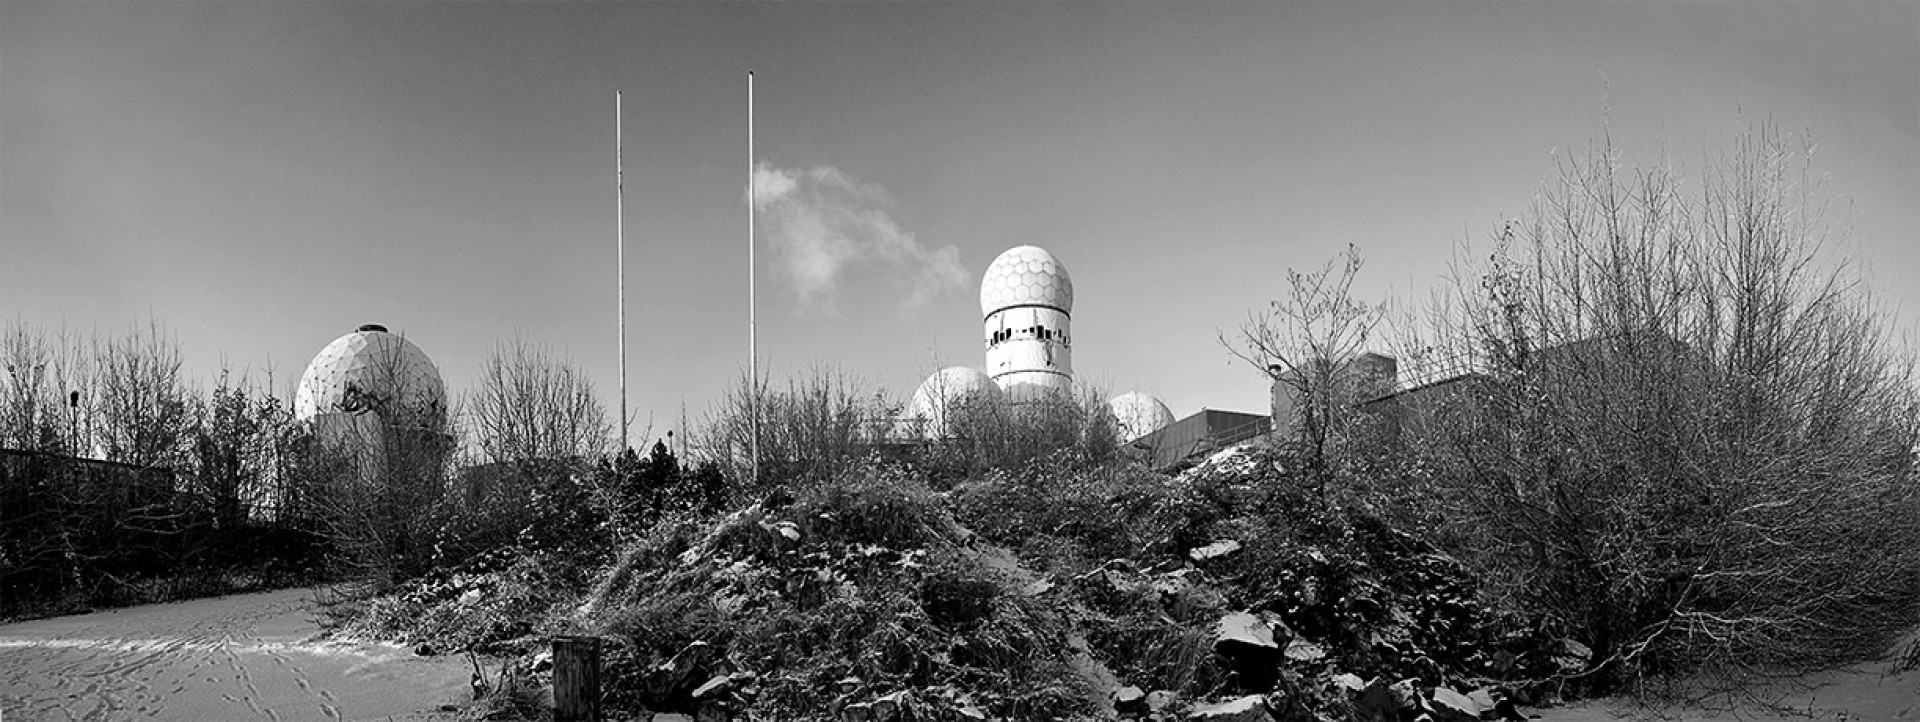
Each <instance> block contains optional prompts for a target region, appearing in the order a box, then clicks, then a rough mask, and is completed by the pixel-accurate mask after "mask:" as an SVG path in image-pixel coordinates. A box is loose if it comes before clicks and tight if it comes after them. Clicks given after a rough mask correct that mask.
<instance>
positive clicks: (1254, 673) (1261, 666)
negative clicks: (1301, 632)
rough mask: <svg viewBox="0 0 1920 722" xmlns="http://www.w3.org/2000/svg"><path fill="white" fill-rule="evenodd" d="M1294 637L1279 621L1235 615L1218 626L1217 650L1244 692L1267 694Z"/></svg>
mask: <svg viewBox="0 0 1920 722" xmlns="http://www.w3.org/2000/svg"><path fill="white" fill-rule="evenodd" d="M1292 636H1293V633H1292V632H1291V631H1290V630H1288V629H1287V627H1286V625H1284V624H1281V623H1280V620H1278V619H1267V618H1262V617H1258V616H1254V615H1252V614H1248V613H1246V612H1231V613H1229V614H1227V615H1226V616H1224V617H1221V618H1220V621H1219V622H1218V623H1216V624H1215V625H1214V637H1213V651H1214V653H1215V654H1218V655H1220V656H1222V657H1225V658H1226V660H1227V663H1228V664H1227V667H1228V668H1229V669H1232V670H1233V673H1234V675H1236V676H1237V677H1238V681H1239V686H1240V689H1241V690H1243V691H1246V692H1266V691H1268V690H1271V689H1273V683H1274V681H1275V680H1276V679H1277V678H1278V674H1279V669H1280V650H1281V648H1282V645H1284V644H1286V643H1287V642H1289V641H1292V640H1291V638H1292Z"/></svg>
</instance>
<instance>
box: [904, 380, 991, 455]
mask: <svg viewBox="0 0 1920 722" xmlns="http://www.w3.org/2000/svg"><path fill="white" fill-rule="evenodd" d="M1002 396H1003V394H1002V393H1001V391H1000V386H999V385H998V384H995V383H994V382H993V377H991V376H988V375H987V373H986V372H985V371H981V370H979V369H975V368H967V367H965V366H953V367H949V368H944V369H940V370H939V371H935V372H934V373H933V375H932V376H928V377H927V380H926V381H923V382H921V383H920V388H918V389H915V390H914V392H913V400H912V401H911V402H909V403H908V404H907V415H908V416H909V417H912V418H920V419H925V420H926V422H927V426H926V433H927V435H928V436H931V437H936V438H937V437H941V436H945V435H947V432H948V431H949V430H950V422H951V414H952V412H954V411H956V410H958V409H959V407H960V405H961V404H965V403H969V402H986V403H994V402H999V401H1001V400H1003V399H1002Z"/></svg>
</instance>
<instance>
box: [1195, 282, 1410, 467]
mask: <svg viewBox="0 0 1920 722" xmlns="http://www.w3.org/2000/svg"><path fill="white" fill-rule="evenodd" d="M1361 265H1362V261H1361V258H1360V250H1359V249H1358V248H1356V247H1354V246H1352V245H1348V246H1347V250H1346V252H1345V253H1342V254H1341V255H1340V256H1339V257H1337V258H1334V259H1330V260H1328V261H1327V263H1326V265H1324V266H1321V267H1320V268H1319V269H1318V270H1314V271H1306V272H1302V271H1296V270H1293V269H1288V270H1287V295H1286V296H1285V297H1284V298H1281V299H1279V300H1275V301H1273V302H1272V303H1270V304H1268V305H1267V307H1266V308H1264V309H1261V310H1259V311H1253V312H1249V313H1248V314H1247V320H1246V322H1245V323H1242V324H1241V325H1240V334H1239V335H1238V336H1237V337H1232V338H1229V337H1228V336H1227V334H1226V333H1224V332H1222V333H1221V334H1220V343H1221V345H1223V346H1225V347H1226V348H1227V350H1228V351H1229V352H1231V353H1232V354H1233V355H1234V356H1236V357H1238V358H1240V359H1241V360H1243V361H1246V362H1247V363H1249V364H1252V365H1253V367H1254V368H1255V369H1257V370H1259V371H1260V372H1261V373H1263V374H1265V375H1266V376H1267V378H1268V379H1270V380H1271V381H1273V382H1274V383H1276V384H1280V385H1282V386H1284V387H1285V388H1286V389H1287V390H1289V391H1290V393H1291V398H1292V400H1293V409H1292V411H1293V415H1294V418H1292V419H1281V418H1276V419H1274V420H1273V423H1274V428H1275V429H1277V430H1281V432H1280V433H1286V432H1285V430H1287V429H1291V430H1292V437H1293V438H1292V439H1291V440H1292V441H1293V442H1294V443H1295V445H1296V449H1297V451H1298V453H1299V454H1300V456H1301V457H1302V459H1303V460H1304V461H1305V463H1306V465H1307V467H1308V468H1309V469H1312V470H1315V471H1319V470H1323V469H1325V468H1326V464H1327V455H1328V452H1329V445H1330V441H1331V440H1332V439H1333V438H1334V437H1335V436H1336V434H1337V432H1338V431H1339V429H1340V426H1341V423H1342V420H1343V417H1344V416H1345V406H1346V404H1348V403H1350V402H1351V401H1352V399H1348V398H1344V397H1346V396H1349V395H1350V394H1343V393H1342V392H1341V388H1342V387H1343V386H1344V385H1347V384H1348V383H1349V382H1350V379H1348V378H1347V376H1348V375H1350V373H1351V369H1349V368H1348V367H1347V364H1348V362H1349V361H1350V360H1351V359H1353V358H1354V357H1355V356H1357V355H1358V354H1360V353H1361V352H1362V351H1364V350H1366V348H1367V339H1368V335H1369V334H1371V333H1372V332H1373V329H1374V327H1375V326H1377V325H1378V324H1379V323H1380V319H1381V318H1382V316H1384V315H1385V313H1386V306H1385V304H1367V303H1363V302H1361V301H1359V300H1356V299H1354V297H1353V281H1354V279H1355V278H1356V277H1357V276H1359V274H1360V267H1361ZM1280 411H1281V410H1278V409H1277V410H1276V413H1279V412H1280Z"/></svg>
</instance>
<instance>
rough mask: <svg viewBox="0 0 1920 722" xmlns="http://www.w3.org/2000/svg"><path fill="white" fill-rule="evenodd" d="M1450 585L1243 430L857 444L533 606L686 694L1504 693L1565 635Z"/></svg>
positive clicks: (875, 702)
mask: <svg viewBox="0 0 1920 722" xmlns="http://www.w3.org/2000/svg"><path fill="white" fill-rule="evenodd" d="M1476 593H1477V590H1476V584H1475V582H1474V580H1473V578H1472V576H1471V575H1470V574H1469V573H1468V572H1467V570H1466V569H1465V568H1464V567H1462V566H1461V565H1460V564H1459V563H1458V562H1456V561H1455V560H1453V559H1452V558H1451V557H1449V556H1447V555H1446V554H1444V553H1442V552H1441V551H1440V550H1438V549H1437V548H1435V547H1433V546H1432V545H1430V544H1427V543H1426V542H1424V541H1422V540H1421V539H1419V538H1418V537H1417V536H1415V535H1413V534H1409V533H1406V532H1404V531H1401V530H1397V529H1394V528H1392V527H1390V526H1389V525H1388V524H1386V523H1384V522H1382V521H1380V520H1379V519H1376V518H1374V517H1371V516H1369V515H1366V514H1363V513H1358V512H1354V511H1352V510H1350V509H1344V508H1340V507H1338V506H1337V505H1335V504H1333V503H1330V502H1328V501H1327V500H1326V499H1325V497H1324V496H1323V495H1320V494H1317V493H1314V492H1312V491H1310V490H1308V489H1306V488H1305V487H1303V486H1302V485H1300V484H1297V483H1295V481H1294V480H1293V479H1292V478H1291V477H1289V476H1288V475H1287V472H1286V470H1285V468H1284V466H1283V465H1281V464H1279V463H1277V462H1276V461H1275V459H1274V458H1272V457H1271V456H1269V455H1267V454H1266V452H1262V451H1259V450H1244V449H1243V450H1239V451H1235V452H1230V453H1226V454H1222V455H1220V456H1217V457H1216V458H1215V459H1213V460H1210V461H1209V462H1208V463H1207V464H1203V465H1202V466H1200V467H1197V468H1196V469H1193V470H1190V471H1189V472H1187V473H1186V474H1184V475H1182V476H1181V477H1178V478H1169V477H1166V476H1162V475H1155V474H1149V473H1146V472H1144V471H1140V470H1137V469H1122V470H1113V469H1102V470H1094V471H1088V470H1073V469H1066V470H1062V469H1048V468H1039V469H1036V470H1034V471H1033V472H1032V473H1030V474H1025V475H1000V476H995V477H990V478H987V479H983V480H979V481H977V482H975V483H972V484H968V485H963V486H962V487H960V488H956V489H954V490H952V491H950V492H938V493H937V492H934V491H933V490H931V489H930V488H928V487H927V485H926V483H925V481H924V480H923V479H921V478H919V477H917V476H915V475H914V474H913V473H912V472H911V471H909V470H903V469H899V468H891V467H878V466H876V467H873V468H868V469H863V470H860V471H859V472H858V473H852V474H845V475H842V476H841V477H839V478H836V479H834V480H832V481H830V482H828V483H825V484H823V485H821V486H819V487H817V488H813V489H808V490H804V491H802V492H799V493H798V494H796V495H793V496H788V495H786V494H784V493H780V494H775V495H773V497H771V498H768V499H765V500H762V501H761V502H759V503H756V504H753V505H751V506H748V507H747V508H744V509H740V510H738V511H735V512H733V513H730V514H727V515H725V516H722V517H719V518H714V519H685V520H681V521H677V522H672V523H667V524H663V525H661V526H659V527H658V528H656V529H655V530H654V531H653V533H652V535H651V536H650V537H649V538H647V539H645V540H644V541H642V542H639V543H636V544H632V545H629V546H628V548H626V549H625V550H624V551H623V553H622V554H621V555H620V559H619V562H618V563H617V564H615V565H613V567H612V568H610V569H608V570H607V571H606V572H605V573H604V574H602V575H600V577H599V578H598V580H597V582H596V584H595V588H594V589H593V590H592V591H591V593H587V594H583V595H581V596H579V597H576V598H575V601H573V602H571V603H568V604H565V605H558V606H556V611H555V612H554V613H551V614H550V618H549V619H548V620H547V621H546V622H545V623H544V624H543V625H542V629H543V631H545V632H547V633H589V634H595V635H598V636H600V637H601V638H603V639H605V640H607V641H608V642H609V645H608V646H607V648H606V652H605V656H604V662H603V670H602V679H603V686H604V690H605V701H606V703H607V704H608V705H609V706H611V707H613V708H615V709H623V710H627V711H629V712H634V713H639V714H655V713H660V714H678V715H687V716H689V717H693V718H698V719H706V720H720V719H838V720H847V721H849V722H889V721H896V720H897V721H907V720H984V719H1020V720H1024V719H1139V720H1182V719H1193V720H1262V719H1273V720H1347V719H1351V720H1403V719H1414V718H1417V717H1420V716H1423V715H1424V716H1425V717H1426V718H1427V719H1430V720H1436V721H1440V720H1466V719H1496V718H1506V719H1515V718H1518V717H1519V715H1518V709H1517V706H1521V705H1525V706H1532V705H1540V704H1546V703H1550V702H1552V701H1553V700H1554V698H1555V696H1556V695H1557V694H1559V692H1560V689H1559V687H1558V682H1557V680H1559V679H1563V678H1565V677H1567V676H1570V675H1574V674H1577V673H1578V672H1580V671H1581V670H1582V669H1583V668H1584V667H1585V665H1587V664H1588V663H1589V662H1590V660H1588V659H1586V657H1587V656H1590V655H1588V654H1587V653H1586V652H1585V649H1584V648H1583V647H1581V646H1580V645H1578V644H1577V643H1573V642H1571V641H1569V640H1563V639H1559V638H1557V637H1556V636H1555V635H1553V634H1551V633H1549V632H1550V630H1549V629H1547V628H1546V627H1545V626H1544V625H1542V624H1539V623H1537V622H1533V623H1529V622H1528V621H1527V620H1523V619H1519V618H1516V617H1513V616H1511V615H1500V614H1495V613H1493V612H1491V611H1489V610H1487V609H1485V608H1483V607H1482V606H1481V604H1480V603H1479V601H1478V600H1477V599H1476ZM482 594H484V591H483V592H482ZM472 596H474V593H471V592H467V591H462V592H461V593H460V594H459V595H456V596H453V597H452V603H456V604H466V605H469V606H472V605H484V604H485V603H486V600H484V599H470V598H469V597H472ZM432 617H433V615H432V614H431V613H429V614H425V615H423V617H422V618H432ZM519 664H520V667H519V668H518V670H517V672H516V678H517V679H523V680H528V681H530V682H531V683H532V684H535V685H538V684H540V683H543V682H546V681H548V680H549V679H550V671H549V669H547V668H546V666H545V665H541V664H539V662H538V660H536V659H535V658H533V657H527V658H524V659H522V660H521V662H520V663H519ZM642 711H644V712H642Z"/></svg>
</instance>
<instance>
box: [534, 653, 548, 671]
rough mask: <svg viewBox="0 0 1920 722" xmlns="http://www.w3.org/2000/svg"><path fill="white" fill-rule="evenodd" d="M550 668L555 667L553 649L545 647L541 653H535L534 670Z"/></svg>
mask: <svg viewBox="0 0 1920 722" xmlns="http://www.w3.org/2000/svg"><path fill="white" fill-rule="evenodd" d="M549 669H553V651H552V650H547V649H543V650H540V653H539V654H536V655H533V671H535V672H545V671H547V670H549Z"/></svg>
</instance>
